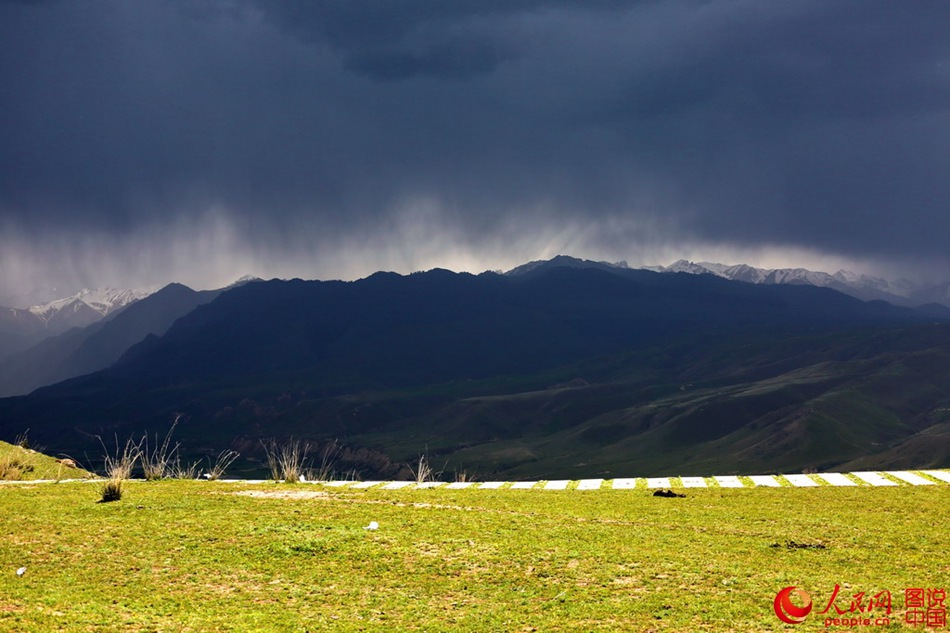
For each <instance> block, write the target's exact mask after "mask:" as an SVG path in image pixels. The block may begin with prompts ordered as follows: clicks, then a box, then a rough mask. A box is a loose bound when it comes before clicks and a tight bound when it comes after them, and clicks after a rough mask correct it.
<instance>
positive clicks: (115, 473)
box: [99, 438, 142, 503]
mask: <svg viewBox="0 0 950 633" xmlns="http://www.w3.org/2000/svg"><path fill="white" fill-rule="evenodd" d="M99 443H100V444H102V449H103V451H105V455H104V456H103V467H104V468H105V472H106V477H107V478H108V479H107V480H106V482H105V483H104V484H103V485H102V487H101V489H100V492H101V494H102V497H101V498H100V499H99V503H108V502H110V501H118V500H119V499H121V498H122V484H123V482H124V481H125V480H126V479H129V478H130V477H131V476H132V470H133V469H134V468H135V463H136V462H137V461H138V460H139V459H140V458H141V456H142V442H141V441H139V442H138V443H137V444H136V443H134V442H132V440H131V439H128V440H126V441H125V446H124V447H122V448H119V439H118V438H116V440H115V445H116V448H115V454H110V453H109V450H108V449H107V448H106V445H105V443H104V442H102V438H99Z"/></svg>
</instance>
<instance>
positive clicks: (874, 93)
mask: <svg viewBox="0 0 950 633" xmlns="http://www.w3.org/2000/svg"><path fill="white" fill-rule="evenodd" d="M948 24H950V3H948V2H946V1H945V0H933V1H927V0H919V1H915V2H895V1H893V0H854V1H850V2H849V1H847V0H822V1H814V0H795V1H791V2H763V1H762V0H705V1H698V0H697V1H690V0H650V1H647V0H644V1H629V2H624V1H621V0H602V1H598V0H578V1H576V2H575V1H571V0H561V1H557V0H502V1H495V0H449V1H446V0H413V1H408V2H404V1H401V0H362V1H359V2H354V1H352V0H341V1H325V2H320V1H318V0H314V1H312V2H311V1H309V0H220V1H218V0H134V1H129V0H88V1H84V2H75V1H72V0H47V1H44V0H33V1H27V0H20V1H15V2H11V1H9V0H3V1H0V82H2V83H0V267H2V268H0V271H2V272H0V297H11V296H14V295H19V296H22V295H24V294H25V293H28V292H30V291H32V290H34V289H37V288H44V287H49V286H52V285H56V286H58V287H62V288H64V289H67V288H72V287H74V286H82V285H92V286H101V285H107V284H111V285H121V286H144V285H154V284H164V283H167V282H170V281H180V282H183V283H186V284H188V285H191V286H192V287H214V286H219V285H224V284H227V283H229V282H230V281H233V280H234V279H236V278H237V277H239V276H241V275H243V274H246V273H252V274H256V275H260V276H264V277H273V276H279V277H295V276H296V277H303V278H345V279H346V278H356V277H360V276H363V275H366V274H369V273H371V272H373V271H375V270H377V269H388V270H395V271H398V272H411V271H413V270H422V269H427V268H432V267H435V266H441V267H446V268H451V269H454V270H471V271H481V270H486V269H498V268H509V267H512V266H514V265H517V264H519V263H523V262H525V261H528V260H532V259H538V258H542V257H544V258H546V257H551V256H553V255H555V254H558V253H565V254H572V255H576V256H581V257H588V258H592V259H603V260H612V261H613V260H619V259H625V260H627V261H629V262H630V264H631V265H636V264H654V263H662V264H668V263H670V262H672V261H673V260H675V259H677V258H679V257H686V258H691V259H706V260H715V261H723V262H725V263H737V262H740V261H743V262H747V263H752V264H758V265H764V266H805V267H811V268H817V269H823V270H830V271H831V272H833V271H834V270H837V268H840V267H851V268H855V269H858V270H861V271H866V272H876V273H881V274H886V275H888V276H897V275H925V276H926V275H931V276H933V275H937V276H938V277H942V278H946V277H950V272H948V271H950V269H948V263H950V257H948V243H950V207H948V204H950V202H948V201H950V37H948V36H947V25H948Z"/></svg>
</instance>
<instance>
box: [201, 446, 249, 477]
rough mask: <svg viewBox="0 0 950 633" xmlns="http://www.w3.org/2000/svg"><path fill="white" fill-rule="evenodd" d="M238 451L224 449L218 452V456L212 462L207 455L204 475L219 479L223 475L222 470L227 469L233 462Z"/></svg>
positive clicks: (238, 455) (238, 454) (237, 455)
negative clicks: (206, 470)
mask: <svg viewBox="0 0 950 633" xmlns="http://www.w3.org/2000/svg"><path fill="white" fill-rule="evenodd" d="M240 455H241V454H240V453H238V452H237V451H232V450H224V451H221V452H220V453H218V456H217V457H216V458H215V460H214V462H212V461H211V458H210V457H208V472H207V473H206V474H205V477H207V478H208V479H210V480H211V481H214V480H216V479H221V477H223V476H224V471H226V470H227V469H228V466H230V465H231V464H233V463H234V460H236V459H237V458H238V457H240Z"/></svg>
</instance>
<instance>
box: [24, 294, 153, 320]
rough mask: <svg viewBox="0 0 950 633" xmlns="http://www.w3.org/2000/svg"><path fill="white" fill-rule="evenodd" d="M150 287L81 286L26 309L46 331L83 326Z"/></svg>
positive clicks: (126, 302)
mask: <svg viewBox="0 0 950 633" xmlns="http://www.w3.org/2000/svg"><path fill="white" fill-rule="evenodd" d="M152 292H154V291H153V290H120V289H116V288H95V289H89V288H83V289H82V290H80V291H79V292H77V293H76V294H74V295H72V296H71V297H66V298H64V299H57V300H56V301H51V302H49V303H44V304H42V305H36V306H31V307H30V308H29V310H28V311H29V312H30V313H31V314H33V315H34V316H36V317H37V318H38V319H39V320H40V321H41V322H42V323H43V324H44V325H45V327H46V329H47V330H50V331H65V330H67V329H69V328H71V327H83V326H86V325H89V324H90V323H95V322H96V321H98V320H100V319H102V318H104V317H106V316H108V315H110V314H112V313H113V312H115V311H116V310H118V309H120V308H124V307H125V306H127V305H129V304H130V303H134V302H136V301H138V300H139V299H144V298H145V297H147V296H149V295H150V294H152Z"/></svg>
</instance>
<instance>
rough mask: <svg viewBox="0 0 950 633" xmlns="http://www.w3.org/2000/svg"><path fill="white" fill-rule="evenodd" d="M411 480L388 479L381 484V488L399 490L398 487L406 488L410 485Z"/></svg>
mask: <svg viewBox="0 0 950 633" xmlns="http://www.w3.org/2000/svg"><path fill="white" fill-rule="evenodd" d="M413 483H415V482H413V481H390V482H389V483H388V484H386V485H385V486H383V490H399V489H400V488H408V487H409V486H411V485H412V484H413Z"/></svg>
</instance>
